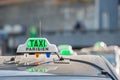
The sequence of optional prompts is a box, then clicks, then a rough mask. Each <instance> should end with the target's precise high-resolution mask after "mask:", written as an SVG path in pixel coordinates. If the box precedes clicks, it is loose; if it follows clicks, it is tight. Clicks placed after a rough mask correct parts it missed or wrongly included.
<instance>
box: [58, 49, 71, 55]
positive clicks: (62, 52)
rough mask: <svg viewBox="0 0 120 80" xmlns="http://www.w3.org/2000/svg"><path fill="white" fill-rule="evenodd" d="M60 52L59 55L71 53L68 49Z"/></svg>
mask: <svg viewBox="0 0 120 80" xmlns="http://www.w3.org/2000/svg"><path fill="white" fill-rule="evenodd" d="M60 54H61V55H71V54H72V53H71V51H70V50H61V51H60Z"/></svg>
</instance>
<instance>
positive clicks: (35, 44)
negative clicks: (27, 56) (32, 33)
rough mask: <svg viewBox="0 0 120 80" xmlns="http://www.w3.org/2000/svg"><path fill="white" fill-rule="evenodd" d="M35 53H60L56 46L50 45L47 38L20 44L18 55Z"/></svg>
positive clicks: (29, 39)
mask: <svg viewBox="0 0 120 80" xmlns="http://www.w3.org/2000/svg"><path fill="white" fill-rule="evenodd" d="M35 52H42V53H46V52H53V53H55V52H58V49H57V46H56V45H55V44H50V43H49V41H48V40H47V39H46V38H28V40H27V41H26V42H25V43H24V44H20V45H19V46H18V48H17V53H35Z"/></svg>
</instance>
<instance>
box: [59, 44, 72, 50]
mask: <svg viewBox="0 0 120 80" xmlns="http://www.w3.org/2000/svg"><path fill="white" fill-rule="evenodd" d="M58 49H59V50H64V49H72V46H70V45H67V44H64V45H59V46H58Z"/></svg>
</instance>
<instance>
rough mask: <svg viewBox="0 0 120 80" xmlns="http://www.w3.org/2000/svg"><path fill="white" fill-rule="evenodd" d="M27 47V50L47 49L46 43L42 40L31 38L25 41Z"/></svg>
mask: <svg viewBox="0 0 120 80" xmlns="http://www.w3.org/2000/svg"><path fill="white" fill-rule="evenodd" d="M27 47H28V48H47V47H48V43H47V41H46V40H45V39H43V38H40V39H36V38H32V39H30V40H28V41H27Z"/></svg>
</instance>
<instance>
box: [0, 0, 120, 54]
mask: <svg viewBox="0 0 120 80" xmlns="http://www.w3.org/2000/svg"><path fill="white" fill-rule="evenodd" d="M119 4H120V0H0V55H11V54H15V52H16V48H17V46H18V45H19V44H22V43H24V42H25V41H26V39H27V38H29V37H46V38H48V40H49V41H50V42H51V43H54V44H56V45H60V44H69V45H72V47H73V48H74V49H81V48H84V47H89V46H93V45H94V43H96V42H97V41H103V42H105V43H106V44H107V45H117V46H120V6H119Z"/></svg>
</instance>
